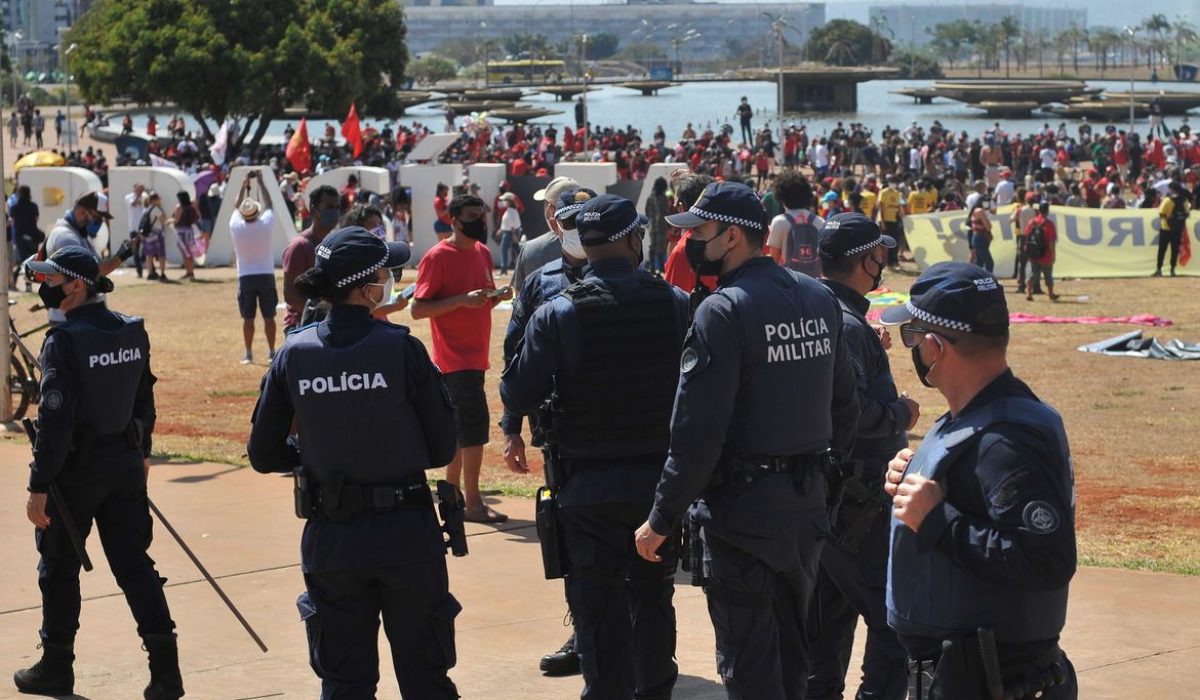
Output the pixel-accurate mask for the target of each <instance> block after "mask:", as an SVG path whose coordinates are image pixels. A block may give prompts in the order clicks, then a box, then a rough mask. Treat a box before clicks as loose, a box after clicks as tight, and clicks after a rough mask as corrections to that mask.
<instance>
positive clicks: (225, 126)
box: [208, 119, 229, 165]
mask: <svg viewBox="0 0 1200 700" xmlns="http://www.w3.org/2000/svg"><path fill="white" fill-rule="evenodd" d="M228 150H229V119H226V120H225V121H224V122H222V123H221V128H220V129H219V130H218V131H217V135H216V137H215V138H214V139H213V145H212V148H210V149H208V152H209V154H210V155H211V156H212V162H213V163H215V164H217V165H224V164H225V154H226V152H227V151H228Z"/></svg>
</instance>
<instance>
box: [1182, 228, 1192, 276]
mask: <svg viewBox="0 0 1200 700" xmlns="http://www.w3.org/2000/svg"><path fill="white" fill-rule="evenodd" d="M1190 228H1191V227H1190V226H1186V225H1185V226H1184V227H1183V235H1181V236H1180V237H1179V264H1180V265H1181V266H1186V265H1187V264H1188V261H1190V260H1191V259H1192V241H1191V238H1192V232H1191V231H1190V230H1189V229H1190Z"/></svg>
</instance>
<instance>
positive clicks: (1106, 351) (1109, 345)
mask: <svg viewBox="0 0 1200 700" xmlns="http://www.w3.org/2000/svg"><path fill="white" fill-rule="evenodd" d="M1079 350H1080V351H1081V352H1094V353H1098V354H1100V355H1114V356H1116V357H1140V358H1146V359H1151V360H1200V344H1197V343H1185V342H1183V341H1182V340H1179V339H1178V338H1176V339H1173V340H1168V341H1167V342H1166V343H1165V344H1164V343H1160V342H1158V338H1155V337H1153V336H1152V337H1149V338H1144V337H1142V332H1141V331H1130V332H1128V333H1125V334H1124V335H1118V336H1116V337H1115V338H1109V339H1108V340H1101V341H1100V342H1097V343H1091V344H1088V345H1080V346H1079Z"/></svg>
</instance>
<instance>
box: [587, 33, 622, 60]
mask: <svg viewBox="0 0 1200 700" xmlns="http://www.w3.org/2000/svg"><path fill="white" fill-rule="evenodd" d="M585 48H586V51H585V53H584V59H585V60H588V61H603V60H604V59H606V58H612V57H613V56H615V55H616V54H617V51H620V49H621V37H619V36H617V35H616V34H613V33H612V32H600V33H599V34H588V39H587V44H586V45H585Z"/></svg>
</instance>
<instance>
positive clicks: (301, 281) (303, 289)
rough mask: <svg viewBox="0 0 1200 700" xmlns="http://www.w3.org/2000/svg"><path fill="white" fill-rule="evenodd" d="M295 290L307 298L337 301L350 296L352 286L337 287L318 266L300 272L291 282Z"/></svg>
mask: <svg viewBox="0 0 1200 700" xmlns="http://www.w3.org/2000/svg"><path fill="white" fill-rule="evenodd" d="M292 284H294V285H295V287H296V291H297V292H300V293H301V294H303V295H304V297H305V298H307V299H324V300H326V301H331V302H339V301H342V300H344V299H345V298H346V297H348V296H350V292H351V291H352V290H353V289H354V286H346V287H338V286H336V285H334V283H333V279H332V278H331V277H330V276H329V273H328V272H326V271H325V270H322V269H321V268H319V267H312V268H309V269H307V270H305V271H304V272H301V273H300V274H299V275H298V276H297V277H296V280H295V281H294V282H293V283H292Z"/></svg>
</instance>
